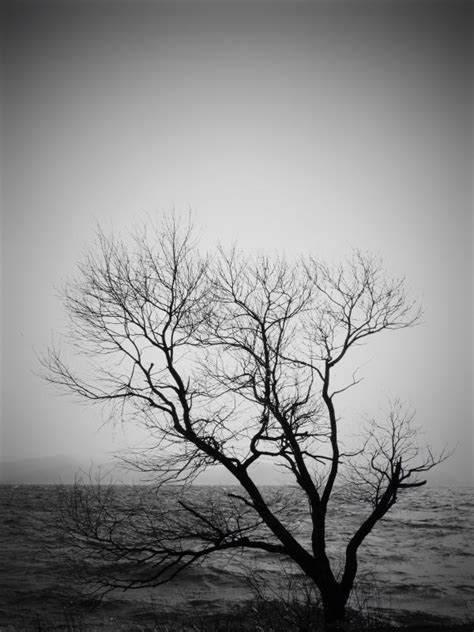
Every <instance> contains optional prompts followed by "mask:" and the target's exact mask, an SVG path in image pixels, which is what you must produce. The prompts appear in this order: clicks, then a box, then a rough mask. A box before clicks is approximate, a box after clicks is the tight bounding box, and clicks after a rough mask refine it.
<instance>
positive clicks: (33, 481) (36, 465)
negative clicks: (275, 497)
mask: <svg viewBox="0 0 474 632" xmlns="http://www.w3.org/2000/svg"><path fill="white" fill-rule="evenodd" d="M98 471H100V474H101V477H102V478H103V479H104V480H110V479H111V478H113V480H114V481H115V482H117V483H124V484H128V485H131V484H140V483H143V482H146V480H145V479H146V476H145V475H144V474H141V473H140V472H134V471H131V470H129V469H128V468H125V467H123V466H120V464H119V463H117V462H114V461H108V462H94V461H92V460H91V461H89V462H87V461H86V460H85V459H84V460H79V459H77V458H75V457H71V456H66V455H60V456H50V457H37V458H31V459H23V460H18V461H5V462H2V463H0V484H17V485H50V484H55V483H64V484H66V485H70V484H72V483H73V482H74V479H75V477H76V476H77V475H81V474H82V475H83V477H84V478H86V479H87V476H88V475H89V473H90V472H93V473H97V472H98ZM250 471H251V474H252V475H253V476H254V479H255V481H256V482H257V483H259V484H260V485H284V484H285V483H289V482H292V481H291V477H290V476H289V474H288V472H285V470H282V469H281V468H278V467H275V466H274V465H272V464H271V463H270V462H263V461H262V462H261V463H257V464H255V465H253V466H252V467H251V470H250ZM195 483H196V484H198V485H235V484H236V481H235V480H234V479H233V478H232V476H231V475H230V474H229V473H228V472H227V471H226V470H225V469H224V468H222V467H219V466H216V467H213V468H209V469H208V470H206V471H205V472H203V473H202V474H200V475H199V476H198V478H197V479H196V481H195Z"/></svg>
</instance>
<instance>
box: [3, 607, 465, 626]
mask: <svg viewBox="0 0 474 632" xmlns="http://www.w3.org/2000/svg"><path fill="white" fill-rule="evenodd" d="M25 605H26V604H24V606H25ZM45 605H46V604H45ZM51 605H52V604H50V608H48V607H47V606H46V607H45V608H41V609H40V608H30V607H22V606H21V605H20V604H17V607H14V608H13V609H11V611H10V613H8V612H7V611H5V610H4V609H3V608H2V607H1V605H0V630H1V632H20V631H21V632H28V630H31V631H32V632H33V631H37V630H48V632H70V631H71V630H80V631H81V632H171V631H173V632H196V631H199V632H254V631H255V630H259V631H260V632H265V631H268V632H305V631H307V632H310V630H311V632H318V631H319V630H320V631H321V632H323V631H324V630H326V629H328V630H334V631H336V630H337V631H340V632H441V631H443V632H473V630H474V617H473V618H472V620H470V621H467V620H465V619H464V620H463V619H456V618H453V617H451V616H440V615H433V614H430V613H427V612H422V611H417V612H411V611H408V610H386V609H381V608H378V609H374V610H372V611H371V610H369V611H368V612H367V613H362V614H361V613H358V612H356V611H354V610H350V609H349V610H348V613H347V615H348V616H347V620H346V621H345V622H344V624H342V625H339V626H335V627H334V626H333V627H332V628H326V627H325V626H324V623H323V621H322V618H321V613H320V611H318V610H316V609H312V610H309V609H308V607H306V606H300V607H299V608H298V609H294V610H292V608H291V606H290V607H289V606H288V604H285V603H284V602H283V601H278V600H266V601H262V600H259V601H257V600H248V601H245V602H242V603H240V604H237V603H235V602H234V603H230V602H227V603H225V602H215V601H204V600H195V601H194V602H192V603H188V604H183V605H182V606H181V607H180V606H177V607H175V608H169V606H168V607H166V606H165V605H164V604H161V605H159V604H150V603H148V604H145V603H143V602H139V601H136V602H135V601H130V602H124V601H122V600H113V601H111V602H102V603H97V604H96V605H95V606H92V607H91V606H88V605H86V604H84V602H82V603H74V601H73V602H70V604H69V606H70V607H69V608H63V609H62V610H60V611H58V610H57V609H56V608H52V607H51Z"/></svg>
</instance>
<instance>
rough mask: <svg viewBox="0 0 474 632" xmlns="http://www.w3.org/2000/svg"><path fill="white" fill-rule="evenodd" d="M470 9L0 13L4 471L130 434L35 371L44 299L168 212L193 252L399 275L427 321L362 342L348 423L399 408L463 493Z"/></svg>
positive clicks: (372, 6)
mask: <svg viewBox="0 0 474 632" xmlns="http://www.w3.org/2000/svg"><path fill="white" fill-rule="evenodd" d="M468 8H469V3H467V2H466V3H464V4H458V3H457V2H451V1H450V2H443V3H441V2H424V3H417V2H409V3H407V4H405V3H403V2H397V3H396V4H395V3H392V2H388V1H379V2H376V3H369V2H362V1H359V2H357V1H351V2H343V1H342V0H341V1H338V2H331V3H329V2H328V3H318V2H311V3H297V2H281V3H278V4H277V3H272V2H270V1H267V2H262V3H257V2H255V3H250V4H249V3H243V2H239V3H235V4H232V3H230V2H228V1H225V2H221V3H219V4H212V3H207V4H205V3H202V2H198V1H197V0H195V1H194V2H192V3H190V4H185V3H184V2H181V1H178V2H174V3H172V4H171V5H165V4H162V3H158V2H155V3H151V2H150V3H146V4H145V3H143V4H142V3H140V2H130V3H126V2H122V3H120V4H114V3H113V2H111V1H103V2H95V3H94V2H89V3H85V2H84V3H76V2H63V3H58V4H57V5H54V4H49V5H47V4H45V3H43V2H34V3H31V4H28V3H24V2H17V3H13V2H12V3H10V9H9V11H8V20H7V22H6V27H5V41H4V78H3V91H4V103H3V126H2V136H3V144H2V172H3V173H2V176H3V200H2V202H3V204H2V213H3V217H2V275H3V276H2V316H3V323H2V325H3V335H2V346H3V350H2V361H3V363H2V371H3V373H2V422H1V423H2V435H1V453H2V458H3V459H8V460H12V459H20V458H26V457H33V456H47V455H57V454H71V455H75V456H79V457H83V458H84V457H85V458H87V459H88V458H101V457H102V456H103V455H104V454H106V453H109V452H111V451H114V450H116V449H120V448H121V447H122V446H123V445H125V444H126V443H127V441H128V440H129V439H130V438H133V430H132V429H131V428H126V429H125V430H121V429H120V428H116V429H115V430H114V431H112V430H111V429H110V428H100V426H101V414H100V411H99V410H97V409H95V408H92V409H91V408H89V407H88V406H86V405H82V406H81V405H77V403H75V402H73V401H72V400H70V399H68V398H65V397H60V396H59V395H58V394H57V393H56V392H55V391H54V390H53V389H51V387H49V386H47V385H46V384H44V383H43V382H42V381H41V380H40V379H39V378H38V377H37V376H36V375H35V373H34V372H35V371H37V370H38V363H37V359H36V354H37V353H41V352H42V351H44V349H45V347H46V346H47V345H48V344H49V342H50V341H51V339H52V338H53V337H56V336H57V334H58V332H60V331H61V330H62V329H64V326H63V325H64V314H63V312H62V307H61V303H60V300H59V298H58V296H57V291H56V289H55V288H58V287H60V286H61V284H62V283H63V282H64V281H65V280H66V279H67V278H68V277H69V276H71V275H72V274H73V273H74V270H75V266H76V265H77V262H78V260H79V259H80V257H81V253H82V252H83V251H84V250H85V248H86V247H87V245H88V244H89V243H90V242H91V241H92V239H93V233H94V228H95V225H96V222H99V223H101V224H102V225H103V226H104V227H105V228H106V229H109V228H112V227H113V228H114V230H121V229H126V228H129V227H130V226H132V225H133V224H134V223H139V222H140V221H141V220H142V219H143V218H144V217H145V214H154V213H160V212H166V211H169V210H170V209H171V208H173V207H174V208H175V209H176V211H177V212H184V213H186V212H187V211H188V209H189V208H191V209H192V211H193V216H194V221H195V223H196V224H197V226H198V227H200V228H201V229H202V235H203V243H204V245H205V246H206V247H209V246H212V245H213V244H215V243H217V242H218V241H220V242H222V243H224V244H230V243H232V242H233V241H235V242H236V243H237V244H238V245H239V246H240V247H241V248H244V249H248V250H258V249H265V250H266V251H283V252H287V253H288V254H290V255H293V254H299V253H311V254H314V255H316V256H322V257H327V258H330V259H332V260H337V259H339V258H341V257H343V256H345V255H346V254H349V253H350V251H351V249H352V248H353V247H361V248H364V249H365V248H367V249H369V250H371V251H374V252H375V253H377V254H379V255H381V256H382V257H383V260H384V262H385V266H386V268H387V270H388V272H389V274H390V275H392V274H393V275H400V274H404V275H406V277H407V283H408V287H409V288H410V291H411V293H412V295H413V296H417V297H419V298H420V299H421V300H422V303H423V306H424V319H423V324H422V325H421V326H419V327H417V328H416V329H412V330H407V331H400V332H394V333H393V332H392V333H388V334H387V335H386V336H385V337H380V338H379V340H378V341H377V340H375V339H374V340H371V341H370V344H369V345H368V346H367V348H366V351H365V353H366V355H365V357H364V362H366V365H365V367H364V370H363V373H364V375H365V376H366V378H365V380H364V382H363V384H361V385H360V387H359V391H358V395H357V396H355V395H354V396H353V397H352V399H351V400H350V404H351V406H352V410H354V418H360V416H361V415H362V413H363V412H364V411H366V412H367V413H369V414H373V413H376V412H377V410H378V407H379V406H380V405H381V404H383V402H384V399H385V398H386V397H387V396H392V397H393V396H396V395H398V396H400V397H401V398H402V399H404V400H406V401H407V402H410V403H411V405H412V406H413V407H414V408H416V410H417V420H418V423H419V424H421V425H422V426H423V428H424V431H425V432H426V438H427V439H429V441H430V442H431V443H432V444H433V445H434V447H435V448H441V447H442V446H443V445H445V444H449V445H450V446H452V447H456V446H458V447H457V451H456V453H455V455H454V456H453V457H452V458H451V459H450V461H449V462H447V463H446V464H444V465H443V466H441V468H440V470H439V474H438V475H437V478H436V480H440V481H441V482H446V483H451V482H456V481H457V482H469V481H471V482H472V480H473V479H472V464H471V462H472V452H473V439H472V425H473V415H472V394H471V393H472V353H473V347H472V322H473V321H472V284H473V279H472V275H473V269H472V239H473V232H472V200H471V192H472V189H471V179H472V163H471V149H472V148H471V140H472V119H471V116H472V100H471V89H472V74H471V73H472V51H471V49H470V40H471V32H470V23H469V20H468V14H467V11H468ZM348 404H349V400H348ZM347 412H348V411H347Z"/></svg>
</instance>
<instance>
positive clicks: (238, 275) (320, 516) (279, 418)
mask: <svg viewBox="0 0 474 632" xmlns="http://www.w3.org/2000/svg"><path fill="white" fill-rule="evenodd" d="M65 305H66V308H67V311H68V314H69V316H70V319H71V327H70V331H69V334H68V335H69V337H70V340H71V342H72V343H73V344H74V346H75V349H76V351H79V352H80V354H82V356H83V360H82V362H81V367H80V370H79V371H74V370H73V369H71V368H70V366H69V364H68V363H66V362H65V361H64V360H63V358H62V355H61V354H60V353H59V351H58V350H56V349H51V350H50V352H49V355H48V357H47V358H46V360H45V363H46V365H47V367H48V372H47V379H48V380H50V381H51V382H54V383H55V384H59V385H61V386H63V387H65V388H66V389H67V390H69V391H72V392H73V393H76V394H78V395H80V396H82V397H83V398H87V399H89V400H92V401H93V402H99V403H100V402H103V403H105V404H107V405H109V410H110V414H111V417H112V418H113V419H117V418H120V417H127V416H128V417H132V418H133V420H134V421H135V422H136V423H138V424H141V425H142V426H143V427H144V428H145V430H146V432H147V436H148V438H149V443H148V444H147V446H146V447H143V446H141V447H140V449H139V450H138V451H136V452H134V453H132V454H131V456H129V457H128V459H127V461H128V463H129V464H130V465H133V466H135V467H137V468H138V469H139V470H141V471H142V472H146V473H148V474H150V475H153V480H154V482H155V484H156V490H157V491H156V496H155V497H154V500H153V502H150V498H149V496H146V494H145V495H142V496H140V495H138V496H137V497H136V499H135V501H136V502H135V504H133V505H130V506H124V505H123V503H122V504H120V502H119V501H118V500H117V498H116V497H115V496H114V490H113V488H112V487H104V486H101V485H98V486H96V487H93V486H92V487H87V486H84V485H80V484H78V485H76V486H75V487H74V489H73V490H72V491H71V490H69V491H68V490H66V489H64V490H63V493H62V497H61V515H62V519H63V523H64V525H65V527H66V529H67V531H68V533H69V535H70V536H71V538H72V542H73V544H74V546H76V547H78V548H79V552H80V553H81V554H82V555H84V553H85V552H86V551H87V552H88V554H89V555H91V556H93V557H94V558H95V559H96V561H100V562H102V565H96V569H97V570H96V575H95V577H94V581H96V582H97V583H98V584H99V585H100V586H102V587H105V588H107V587H109V588H110V587H112V588H113V587H122V588H133V587H138V586H145V585H147V586H156V585H159V584H161V583H163V582H167V581H170V580H172V579H173V578H174V577H175V576H176V575H177V574H178V573H180V572H182V571H183V569H185V568H186V567H187V566H189V565H190V564H192V563H194V562H196V561H198V560H201V559H203V558H204V557H207V556H209V555H211V554H213V553H214V552H218V551H225V550H228V549H260V550H263V551H267V552H269V553H274V554H278V555H281V556H283V557H288V558H291V560H293V562H294V563H296V565H297V566H298V567H299V568H300V569H301V570H302V571H303V573H304V574H305V575H306V576H307V577H308V578H310V580H311V581H312V582H314V584H315V585H316V586H317V588H318V589H319V592H320V595H321V599H322V603H323V608H324V615H325V618H326V620H327V621H334V620H341V619H343V618H344V616H345V607H346V604H347V600H348V598H349V595H350V593H351V589H352V587H353V584H354V579H355V576H356V573H357V559H358V551H359V547H360V545H361V544H362V542H363V541H364V539H365V538H366V536H367V535H368V534H369V533H370V531H371V530H372V529H373V527H374V526H375V525H376V523H377V522H378V521H379V520H380V519H381V518H382V517H383V516H384V515H385V514H386V513H387V511H388V510H389V509H390V508H391V507H392V506H393V504H394V503H395V502H396V500H397V496H398V494H399V493H400V492H404V491H405V490H407V489H410V488H415V487H418V486H420V485H423V484H424V483H425V481H424V480H422V479H420V474H422V473H424V472H426V471H427V470H429V469H430V468H432V467H433V466H434V465H435V464H436V463H438V462H439V461H440V460H441V459H443V458H444V455H440V456H438V457H435V456H434V455H433V454H432V452H431V451H430V450H429V449H425V450H423V451H421V450H419V449H418V447H417V445H416V441H415V435H414V430H413V427H412V415H410V414H409V413H407V412H405V411H404V409H403V407H402V406H401V405H400V404H399V403H398V402H395V403H394V405H393V406H392V407H391V409H390V411H389V414H388V419H387V420H385V421H384V420H378V421H373V422H372V423H371V425H370V426H369V427H368V429H367V436H366V439H365V442H364V443H363V445H362V446H359V449H353V450H352V451H350V450H348V449H346V448H344V442H343V441H342V439H341V428H340V426H341V424H340V419H339V417H338V413H337V410H336V404H337V400H338V396H340V395H341V394H342V393H343V392H344V391H345V390H347V389H348V388H350V387H352V386H354V385H356V384H357V382H358V380H357V379H356V376H355V375H354V377H353V378H352V380H351V381H349V382H348V383H347V384H346V385H345V386H342V387H339V388H337V389H336V388H335V387H334V386H333V382H334V374H335V371H336V369H337V368H338V367H339V365H342V364H344V361H345V360H346V358H347V356H348V355H349V354H350V352H351V350H352V349H353V348H354V347H356V346H357V345H359V344H361V343H363V342H367V341H368V339H369V338H370V337H371V336H373V335H376V334H381V333H382V332H384V331H387V330H396V329H404V328H407V327H410V326H412V325H414V324H415V323H416V322H417V320H418V319H419V315H420V311H419V308H418V306H417V305H416V304H415V303H414V302H411V301H410V300H409V299H408V298H407V296H406V293H405V289H404V282H403V280H390V279H388V278H387V277H386V276H385V275H384V274H383V270H382V268H381V265H380V263H379V262H378V261H377V260H376V259H374V258H372V257H371V256H369V255H367V254H365V253H362V252H356V253H355V254H354V255H353V256H352V258H351V259H349V260H348V261H346V262H345V263H344V264H343V265H341V266H339V267H336V268H330V267H329V266H327V265H324V264H322V263H320V262H319V261H316V260H315V259H312V258H309V259H304V260H300V261H298V262H296V263H289V262H287V261H286V260H285V259H283V258H280V257H277V256H274V257H269V256H264V255H261V256H256V257H253V258H252V257H247V256H244V255H243V254H242V253H239V252H238V251H236V250H235V249H234V250H231V251H230V252H226V251H224V250H223V249H220V250H218V251H217V252H216V253H215V254H214V255H213V256H206V257H204V256H202V255H201V254H200V252H199V250H198V248H197V246H196V244H195V241H194V236H193V230H192V227H191V226H190V225H189V224H186V225H183V224H181V223H180V221H179V220H177V219H175V218H174V217H168V218H167V219H165V220H164V222H163V223H162V224H161V225H160V226H158V227H154V228H150V227H143V228H142V229H140V230H139V231H138V232H136V233H135V234H134V237H133V239H132V241H128V242H127V243H125V242H123V241H121V240H120V239H118V238H117V237H114V236H112V237H106V236H105V235H104V234H103V233H99V236H98V243H97V245H96V247H95V248H94V249H93V250H92V251H91V253H90V254H89V255H88V256H87V257H86V258H85V260H84V262H83V263H82V265H81V266H80V267H79V272H78V275H77V278H76V279H75V280H73V281H72V282H71V283H70V284H69V285H68V286H67V288H66V290H65ZM86 361H87V365H86V363H85V362H86ZM387 422H388V423H387ZM261 459H267V460H268V459H271V460H272V461H273V462H274V463H275V464H277V465H279V466H280V467H283V468H285V469H286V470H288V471H289V472H290V473H291V476H292V477H293V481H294V484H295V485H297V486H298V487H299V488H300V490H301V492H302V494H303V496H304V498H305V500H306V506H307V515H308V519H309V522H310V524H311V534H310V535H311V543H310V546H305V545H303V544H302V543H301V542H300V541H299V539H298V538H297V536H296V535H295V532H294V529H293V528H292V524H291V520H288V516H291V502H296V501H295V498H296V497H294V498H293V499H291V498H288V497H286V500H285V497H284V496H283V495H282V494H280V493H278V492H274V493H273V494H271V493H270V492H269V490H268V489H264V488H262V487H261V486H259V485H258V484H257V483H256V481H255V480H254V477H253V476H252V465H254V464H255V463H256V462H258V461H259V460H261ZM216 464H217V465H220V466H222V467H224V468H225V469H226V470H227V472H229V473H230V474H231V475H232V476H233V478H234V480H235V483H236V484H238V485H239V486H240V488H236V490H234V491H230V492H228V493H226V494H225V495H224V496H222V495H221V496H220V497H219V498H220V500H219V502H216V501H213V500H212V497H209V498H207V499H206V502H205V503H202V502H201V503H200V502H198V501H197V500H196V499H195V498H194V494H193V487H192V486H190V485H188V483H191V482H192V481H193V480H194V479H195V477H196V476H197V475H198V474H199V473H200V472H202V471H203V470H204V469H206V468H208V467H210V466H213V465H216ZM338 480H340V481H341V483H342V484H343V485H344V488H345V489H346V490H348V491H349V490H352V491H353V492H355V493H357V495H358V498H359V500H360V502H361V522H360V526H359V527H358V528H357V529H356V531H355V533H354V534H353V535H352V537H351V538H350V539H349V540H348V542H347V545H346V550H345V561H344V564H343V569H342V572H341V573H340V574H339V575H336V574H335V572H334V570H333V568H332V566H331V563H330V560H329V558H328V554H327V547H326V529H327V511H328V507H329V505H330V502H331V500H332V499H333V497H334V494H333V492H334V489H335V484H336V481H338ZM165 483H174V484H176V483H182V486H176V485H175V486H174V487H173V488H170V487H169V486H167V485H165ZM170 489H172V490H173V491H172V492H170ZM146 498H148V501H146V502H147V503H148V504H146V505H143V503H145V500H144V499H146ZM138 505H140V506H141V508H142V509H143V511H137V506H138ZM299 509H300V510H301V501H299ZM364 512H365V513H364ZM89 579H91V578H89Z"/></svg>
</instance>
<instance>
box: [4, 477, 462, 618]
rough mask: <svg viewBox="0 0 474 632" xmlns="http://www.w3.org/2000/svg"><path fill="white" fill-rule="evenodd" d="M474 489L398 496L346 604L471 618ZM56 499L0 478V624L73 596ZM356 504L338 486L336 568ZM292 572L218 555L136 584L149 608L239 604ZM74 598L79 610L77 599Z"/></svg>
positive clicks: (358, 511) (267, 559)
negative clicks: (159, 583)
mask: <svg viewBox="0 0 474 632" xmlns="http://www.w3.org/2000/svg"><path fill="white" fill-rule="evenodd" d="M232 491H234V492H235V491H236V490H235V488H234V489H232V488H230V487H216V488H210V487H209V486H207V487H199V486H196V487H194V488H192V490H191V492H192V494H193V495H195V496H196V498H197V499H199V497H202V499H203V500H204V499H205V498H206V497H208V496H209V495H210V494H215V495H216V496H217V497H218V498H219V496H221V497H224V496H226V495H227V494H228V493H231V492H232ZM280 491H281V493H282V494H283V495H285V494H287V495H288V497H290V496H291V497H292V499H293V503H292V515H291V525H290V526H291V528H292V529H293V531H294V533H295V534H296V536H297V538H298V539H299V540H300V541H301V543H302V544H304V545H307V544H308V543H309V537H310V523H309V519H308V514H307V507H306V504H305V502H304V499H303V498H301V502H299V501H298V500H297V502H294V501H295V494H296V493H297V492H296V490H295V489H293V488H282V489H281V490H280ZM473 492H474V489H473V488H471V487H463V488H434V487H424V488H420V489H417V490H413V491H410V492H409V493H406V494H404V495H401V497H400V499H399V500H398V502H397V503H396V505H395V506H394V507H393V508H392V509H391V511H390V512H389V513H388V514H387V516H386V517H385V518H384V519H383V520H382V521H381V522H380V523H379V524H378V525H376V527H375V528H374V530H373V532H372V533H371V534H370V535H369V536H368V538H367V540H366V541H365V543H364V544H363V545H362V546H361V548H360V550H359V573H358V581H357V585H356V589H355V591H354V597H353V599H354V600H355V601H357V600H359V602H360V603H354V605H355V607H360V605H361V603H362V602H363V604H365V605H367V604H368V606H369V607H378V608H381V609H383V610H385V611H393V612H404V613H418V614H419V613H426V615H427V616H428V615H429V616H430V617H433V616H440V617H447V618H450V619H452V620H453V621H460V622H463V621H464V622H466V621H469V620H472V619H474V550H473V543H474V493H473ZM117 493H118V494H122V495H123V496H124V498H125V497H127V496H129V497H130V495H133V494H135V493H136V489H135V488H133V487H130V486H121V487H117ZM188 493H189V492H188ZM56 498H57V488H56V487H55V486H54V485H3V486H0V626H1V625H5V623H7V622H8V621H9V620H13V618H15V617H16V619H18V613H19V612H20V611H21V612H23V613H26V612H34V613H36V614H37V616H38V617H46V616H49V617H53V618H54V616H55V615H54V613H57V612H59V611H61V612H64V611H65V610H67V608H68V604H72V603H73V598H72V597H71V594H72V593H71V592H70V590H69V589H70V588H71V590H72V584H73V582H72V578H69V577H68V576H67V572H66V571H65V570H64V565H63V563H62V561H61V560H62V557H61V551H62V550H63V547H62V545H63V542H60V541H59V540H58V534H57V532H56V531H55V529H54V528H53V524H54V517H55V511H56V509H55V507H56ZM296 498H297V497H296ZM364 511H367V508H362V507H361V506H360V504H359V503H357V502H354V501H352V500H350V499H344V495H343V494H341V495H340V496H339V497H338V496H337V494H336V498H335V502H334V508H333V510H332V513H330V514H329V515H328V533H327V537H328V551H329V555H330V559H331V561H332V563H333V567H334V568H335V569H336V570H337V569H339V568H341V561H342V558H343V556H342V553H343V550H344V546H345V543H346V542H347V539H348V538H349V537H350V534H351V533H352V532H353V531H354V529H355V528H356V527H357V525H358V524H360V522H361V520H362V519H363V517H364ZM298 577H299V573H298V570H297V569H295V568H293V567H292V566H291V565H289V564H288V562H287V561H285V560H284V559H281V558H278V557H275V556H274V555H272V554H270V553H266V552H263V551H258V552H251V553H250V554H249V553H245V554H242V555H240V554H239V555H236V554H235V553H233V554H232V555H230V554H225V555H224V554H219V555H216V556H215V557H209V558H208V559H207V560H206V562H205V563H203V564H201V565H200V566H198V567H196V568H192V567H191V568H190V569H189V570H188V571H187V572H185V573H183V574H181V575H179V576H178V577H177V578H176V581H174V582H173V583H172V584H167V585H166V586H164V587H159V588H156V589H153V590H151V589H147V591H141V592H140V595H139V598H140V599H142V600H149V604H151V605H152V607H156V608H165V607H166V608H168V609H172V608H185V607H187V606H192V605H193V604H194V605H196V604H204V603H208V604H212V603H214V604H220V605H222V603H223V602H228V603H238V602H242V601H245V600H248V599H251V598H252V595H253V591H255V590H256V589H257V590H262V587H263V588H264V590H265V591H266V595H267V596H268V597H274V596H277V593H278V592H279V591H280V592H281V591H285V590H286V591H288V590H289V588H288V586H289V585H290V584H291V585H292V586H295V585H297V583H296V579H298ZM256 586H257V588H256ZM285 586H286V588H285ZM258 587H260V588H258ZM137 598H138V597H137V594H135V593H133V592H130V593H127V594H125V593H123V592H121V593H120V594H110V595H108V596H107V598H106V599H108V600H109V601H110V603H111V604H112V603H113V604H114V607H115V612H117V611H118V610H119V609H120V607H124V604H125V605H128V607H130V605H131V604H132V602H133V600H136V599H137ZM75 599H76V601H74V604H75V607H76V608H77V607H78V605H77V604H79V603H80V602H79V601H78V600H77V598H76V597H75ZM120 604H122V606H121V605H120ZM0 629H2V628H1V627H0ZM12 629H13V628H12ZM38 629H39V628H38Z"/></svg>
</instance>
